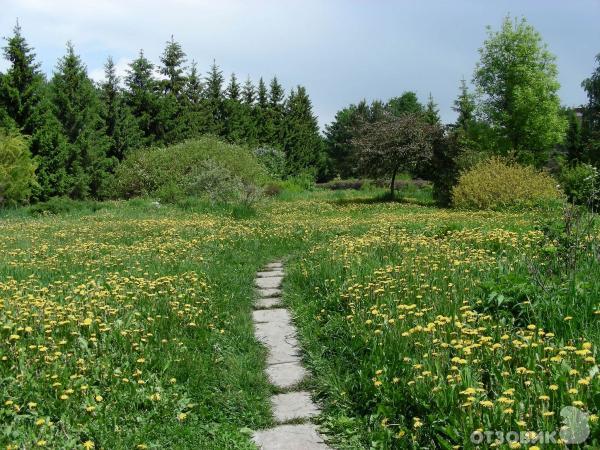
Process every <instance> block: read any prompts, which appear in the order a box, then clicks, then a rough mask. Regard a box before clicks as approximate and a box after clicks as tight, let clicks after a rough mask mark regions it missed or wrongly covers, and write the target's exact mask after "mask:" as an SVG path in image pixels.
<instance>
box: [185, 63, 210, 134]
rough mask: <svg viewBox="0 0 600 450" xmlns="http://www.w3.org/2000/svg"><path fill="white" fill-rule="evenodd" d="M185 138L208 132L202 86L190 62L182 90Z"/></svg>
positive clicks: (195, 66) (194, 65)
mask: <svg viewBox="0 0 600 450" xmlns="http://www.w3.org/2000/svg"><path fill="white" fill-rule="evenodd" d="M183 99H184V111H183V117H182V120H183V122H184V124H185V130H186V132H185V137H186V138H193V137H197V136H199V135H200V134H202V133H205V132H206V131H207V130H208V126H209V122H210V119H209V117H208V110H207V108H206V105H205V102H204V86H203V85H202V80H201V79H200V75H199V74H198V67H197V64H196V62H195V61H192V64H191V66H190V70H189V73H188V74H187V77H186V83H185V86H184V88H183Z"/></svg>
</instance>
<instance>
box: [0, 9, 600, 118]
mask: <svg viewBox="0 0 600 450" xmlns="http://www.w3.org/2000/svg"><path fill="white" fill-rule="evenodd" d="M0 3H1V5H0V10H1V11H2V14H1V16H0V35H2V36H7V35H9V34H10V33H11V30H12V27H13V25H14V23H15V20H16V18H19V20H20V22H21V25H22V28H23V32H24V34H25V36H26V37H27V39H28V40H29V42H30V43H31V45H33V46H34V47H35V49H36V52H37V55H38V58H39V59H40V60H41V62H42V67H43V69H44V71H45V72H46V73H48V74H51V73H52V70H53V69H54V66H55V64H56V60H57V58H59V57H60V56H61V55H62V54H64V49H65V43H66V41H67V40H71V41H73V43H74V45H75V48H76V50H77V52H78V53H80V54H81V56H82V58H83V60H84V61H85V62H86V64H87V66H88V70H89V72H90V75H91V76H92V77H93V78H95V79H99V78H101V76H102V65H103V64H104V61H105V60H106V57H107V56H108V55H112V56H113V58H114V59H115V61H116V62H117V64H118V67H119V69H120V70H121V71H124V70H125V69H126V67H127V63H128V62H129V61H130V60H131V59H132V58H134V57H135V56H136V54H137V52H138V51H139V49H140V48H143V49H144V50H145V52H146V55H147V56H148V57H149V58H151V59H152V60H153V61H154V62H157V61H158V56H159V55H160V53H161V51H162V49H163V48H164V44H165V41H166V40H168V39H169V38H170V36H171V35H172V34H173V35H174V37H175V39H176V40H178V41H179V42H181V44H182V45H183V47H184V50H185V51H186V53H187V54H188V58H189V59H190V60H191V59H194V60H196V61H197V63H198V65H199V68H200V69H201V70H202V71H206V70H207V69H208V67H209V65H210V64H211V62H212V60H213V58H214V59H216V61H217V63H218V64H219V65H220V66H221V68H222V69H223V71H224V72H225V74H226V75H227V76H228V75H229V74H230V73H231V72H235V73H236V74H237V75H238V77H239V78H242V79H245V78H246V76H250V77H251V78H252V79H254V80H257V79H258V77H259V76H261V75H262V76H263V77H265V78H271V77H272V76H273V75H277V76H278V78H279V79H280V81H281V82H282V83H283V85H284V86H285V87H286V88H287V89H288V90H289V88H290V87H292V86H294V85H296V84H303V85H305V86H306V87H307V89H308V92H309V94H310V95H311V98H312V101H313V106H314V111H315V113H316V114H317V115H318V116H319V122H320V124H321V125H324V124H326V123H329V122H330V121H331V120H332V119H333V117H334V115H335V112H336V111H337V110H339V109H340V108H342V107H344V106H346V105H348V104H349V103H356V102H357V101H359V100H360V99H362V98H366V99H367V100H372V99H383V100H385V99H388V98H390V97H392V96H395V95H399V94H401V93H402V92H403V91H405V90H414V91H416V92H417V94H418V95H419V97H420V99H421V100H422V101H423V102H424V101H425V100H426V98H427V96H428V95H429V93H430V92H431V93H432V95H433V96H434V99H435V100H436V102H437V103H438V104H439V108H440V113H441V116H442V118H443V119H444V120H445V121H452V120H453V118H454V113H453V112H452V110H451V106H452V102H453V100H454V98H455V97H456V94H457V90H458V85H459V82H460V79H461V78H462V77H465V78H466V79H467V80H470V79H471V76H472V73H473V69H474V67H475V64H476V62H477V60H478V48H479V47H481V44H482V42H483V40H484V39H485V36H486V25H491V26H492V27H493V28H496V29H497V28H498V27H499V25H500V23H501V21H502V18H503V17H504V16H505V15H506V14H507V13H510V14H512V15H513V16H525V17H526V18H527V19H528V21H529V22H530V23H531V24H532V25H533V26H534V27H535V28H536V29H537V30H538V31H539V32H540V33H541V34H542V36H543V38H544V40H545V42H546V43H547V44H548V47H549V49H550V50H551V52H552V53H554V54H555V55H556V56H557V64H558V68H559V81H560V83H561V86H562V87H561V90H560V95H561V99H562V101H563V103H564V104H566V105H570V106H571V105H579V104H581V103H584V102H585V93H584V91H583V90H582V88H581V81H582V80H583V79H584V78H586V77H587V76H589V74H590V73H591V72H592V70H593V69H594V67H595V61H594V57H595V55H596V54H598V53H600V26H599V24H600V0H570V1H566V0H536V1H534V0H521V1H513V0H436V1H427V0H421V1H417V0H415V1H386V0H371V1H367V0H361V1H359V0H302V1H301V0H297V1H288V0H246V1H242V0H231V1H228V0H220V1H217V0H170V1H166V0H164V1H161V0H78V1H77V0H1V2H0ZM165 5H168V6H165ZM4 67H6V65H5V63H4V62H1V63H0V70H2V69H3V68H4Z"/></svg>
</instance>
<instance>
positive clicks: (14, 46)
mask: <svg viewBox="0 0 600 450" xmlns="http://www.w3.org/2000/svg"><path fill="white" fill-rule="evenodd" d="M6 41H7V43H6V46H5V47H4V48H3V54H4V57H5V58H6V60H7V61H8V62H9V63H10V65H9V67H8V70H7V71H6V73H5V74H4V75H3V76H2V77H1V79H0V116H3V117H0V121H2V124H3V125H4V126H5V127H7V128H9V127H16V128H18V129H20V131H21V132H22V133H24V134H27V135H30V136H31V139H30V141H29V146H30V151H31V154H32V155H33V156H34V157H35V159H36V160H37V164H38V168H37V178H38V185H37V186H36V187H35V188H34V191H33V197H34V199H37V200H45V199H47V198H49V197H51V196H55V195H64V194H65V193H67V191H68V185H69V180H68V176H67V171H66V163H67V152H68V149H67V144H66V140H65V137H64V136H63V134H62V132H61V127H60V124H59V123H58V121H57V119H56V117H55V116H54V113H53V111H52V105H51V103H50V101H49V98H48V90H47V86H46V81H45V78H44V75H43V74H42V73H41V71H40V67H39V64H38V63H36V62H35V53H34V52H33V49H32V48H31V47H30V46H29V44H27V41H26V40H25V38H24V37H23V35H22V33H21V27H20V26H19V24H18V23H17V25H16V26H15V28H14V34H13V36H11V37H10V38H8V39H7V40H6Z"/></svg>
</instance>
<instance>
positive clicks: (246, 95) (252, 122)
mask: <svg viewBox="0 0 600 450" xmlns="http://www.w3.org/2000/svg"><path fill="white" fill-rule="evenodd" d="M241 97H242V106H241V108H242V127H243V130H244V142H246V144H248V145H256V144H257V143H258V133H257V121H256V113H255V105H254V102H255V100H256V90H255V89H254V85H253V84H252V81H251V80H250V77H247V78H246V82H245V83H244V86H243V87H242V93H241Z"/></svg>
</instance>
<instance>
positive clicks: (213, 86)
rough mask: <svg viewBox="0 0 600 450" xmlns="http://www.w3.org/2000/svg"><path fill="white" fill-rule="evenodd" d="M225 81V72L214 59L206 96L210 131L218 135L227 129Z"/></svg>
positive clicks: (206, 86) (207, 77)
mask: <svg viewBox="0 0 600 450" xmlns="http://www.w3.org/2000/svg"><path fill="white" fill-rule="evenodd" d="M223 81H224V78H223V72H222V71H221V69H219V66H217V63H216V62H215V61H213V64H212V66H211V67H210V71H209V72H208V74H207V76H206V82H205V90H204V96H205V99H206V106H207V108H208V115H209V118H210V123H209V127H208V131H209V132H211V133H214V134H216V135H223V133H224V131H225V126H224V119H225V117H224V116H225V105H224V100H225V97H224V95H223Z"/></svg>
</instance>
